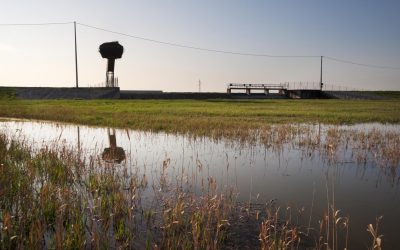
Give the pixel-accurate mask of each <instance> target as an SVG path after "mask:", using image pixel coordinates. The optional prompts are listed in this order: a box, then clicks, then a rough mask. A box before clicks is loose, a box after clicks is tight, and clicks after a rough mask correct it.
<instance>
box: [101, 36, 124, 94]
mask: <svg viewBox="0 0 400 250" xmlns="http://www.w3.org/2000/svg"><path fill="white" fill-rule="evenodd" d="M99 52H100V54H101V57H103V58H107V59H108V62H107V72H106V87H117V86H116V85H117V84H116V81H115V77H114V68H115V59H120V58H121V57H122V54H123V53H124V47H123V46H122V45H121V44H119V43H118V42H109V43H103V44H102V45H100V47H99Z"/></svg>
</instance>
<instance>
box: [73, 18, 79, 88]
mask: <svg viewBox="0 0 400 250" xmlns="http://www.w3.org/2000/svg"><path fill="white" fill-rule="evenodd" d="M74 34H75V77H76V88H79V84H78V49H77V46H76V22H75V21H74Z"/></svg>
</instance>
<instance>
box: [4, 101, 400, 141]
mask: <svg viewBox="0 0 400 250" xmlns="http://www.w3.org/2000/svg"><path fill="white" fill-rule="evenodd" d="M0 117H13V118H28V119H40V120H50V121H63V122H69V123H78V124H86V125H96V126H109V127H120V128H132V129H139V130H145V131H165V132H173V133H191V134H195V135H214V136H215V135H225V136H233V137H237V136H242V135H243V133H247V131H249V130H253V129H263V128H265V127H266V126H269V125H270V124H273V123H327V124H353V123H361V122H381V123H400V101H399V100H397V99H390V100H10V99H4V98H3V99H0Z"/></svg>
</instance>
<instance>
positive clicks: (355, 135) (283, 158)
mask: <svg viewBox="0 0 400 250" xmlns="http://www.w3.org/2000/svg"><path fill="white" fill-rule="evenodd" d="M0 134H5V135H7V136H8V137H9V138H10V139H12V140H16V141H19V142H21V143H22V144H23V145H29V147H30V148H31V150H32V152H33V154H39V153H40V150H41V149H43V148H50V149H54V150H60V151H62V150H71V151H74V152H78V154H79V157H80V158H81V159H82V161H83V162H84V163H85V164H86V166H87V168H94V169H97V170H95V171H100V172H101V171H105V170H104V169H116V171H120V172H121V173H122V174H121V175H123V176H124V178H125V179H124V178H123V181H122V182H126V180H127V179H128V178H129V176H133V175H134V176H135V177H137V179H135V180H136V181H137V182H140V183H141V184H143V185H141V187H142V189H141V194H140V196H141V198H140V206H141V207H142V208H141V209H142V210H141V216H143V217H144V218H149V217H151V214H153V215H154V216H153V217H154V218H155V219H154V222H153V223H154V225H153V226H154V227H157V226H158V227H159V230H158V232H155V233H153V234H152V237H151V239H150V241H151V242H153V243H154V244H159V242H160V241H161V239H165V237H166V236H165V235H166V234H167V233H165V228H166V227H168V226H171V225H173V224H174V223H176V224H178V223H179V220H178V219H177V220H175V221H172V222H171V224H167V226H165V225H166V224H165V218H164V221H163V222H160V221H159V220H163V219H162V218H161V219H160V218H158V219H157V215H160V217H162V216H163V214H164V215H165V214H166V213H169V212H170V211H168V210H166V211H163V210H164V207H168V206H167V205H166V203H168V202H167V201H166V200H165V199H163V198H162V197H166V196H168V195H170V196H174V194H173V193H174V192H175V190H178V189H179V190H180V192H182V194H184V193H189V192H191V193H193V194H195V195H198V196H201V195H202V194H204V193H205V192H210V191H209V190H210V183H211V182H212V183H215V185H216V187H215V190H218V191H219V192H221V193H223V194H225V196H226V197H233V198H232V200H233V201H234V202H233V204H234V207H233V208H231V211H233V212H232V215H230V216H227V217H226V218H225V219H226V220H225V219H224V220H221V221H224V222H225V224H224V227H227V228H228V230H227V231H228V232H229V233H228V235H230V237H232V239H230V238H229V236H228V239H230V240H229V242H231V243H229V242H228V243H226V245H227V246H228V247H230V246H231V247H234V246H236V247H247V248H249V249H251V248H254V247H259V246H260V244H261V245H262V244H263V240H260V238H262V236H263V235H264V234H265V233H266V231H265V230H264V233H260V231H262V229H263V227H262V226H266V225H267V226H268V225H269V224H268V223H271V221H270V220H269V218H274V219H275V220H276V224H275V228H276V225H277V224H279V225H281V226H282V228H284V227H285V223H286V224H287V227H289V226H290V227H291V226H293V227H296V228H297V229H298V231H299V232H300V233H299V237H300V239H301V241H302V242H301V244H300V243H299V245H298V246H300V248H301V247H305V248H307V247H309V246H323V248H325V247H326V244H328V245H329V246H330V247H331V248H332V247H334V248H344V247H346V245H347V248H350V249H359V248H366V247H371V246H372V244H373V243H372V242H373V232H368V231H367V227H368V225H369V224H372V228H373V229H374V230H376V225H377V224H376V221H377V220H378V221H379V223H378V225H379V228H378V232H377V234H376V237H379V236H380V235H383V236H381V237H379V238H381V240H382V243H381V244H382V245H383V247H385V248H387V249H395V248H400V242H399V241H398V239H397V237H398V226H399V225H398V224H399V222H400V188H399V181H400V175H399V170H398V169H399V165H400V164H399V160H400V139H399V138H400V136H399V135H400V126H399V125H382V124H358V125H352V126H334V125H322V124H317V125H315V124H294V125H271V127H270V129H268V130H265V131H254V132H253V134H254V137H253V138H244V139H243V138H242V139H240V140H239V139H238V140H236V139H224V138H209V137H193V136H191V135H174V134H165V133H150V132H142V131H135V130H123V129H112V128H98V127H88V126H78V125H69V124H61V123H49V122H38V121H21V120H3V121H1V122H0ZM117 151H118V152H117ZM113 152H114V153H113ZM107 171H108V170H107ZM130 181H131V179H130ZM207 190H208V191H207ZM215 190H214V191H215ZM88 206H89V207H92V209H94V207H95V205H94V201H93V204H91V202H89V204H88ZM137 206H138V207H139V205H137ZM144 207H146V208H148V209H147V210H146V209H143V208H144ZM150 208H151V209H150ZM146 211H151V212H149V214H150V215H146ZM183 213H184V212H182V214H183ZM271 214H272V215H274V214H275V215H277V216H276V217H273V216H272V217H271ZM278 221H279V222H278ZM163 223H164V224H163ZM139 224H140V223H139ZM221 225H222V224H221ZM138 228H139V229H138V231H140V232H141V233H138V234H142V235H144V237H147V240H146V242H140V241H136V242H139V243H137V244H138V246H143V245H142V244H147V243H148V238H149V237H148V235H149V230H148V229H145V227H144V226H138ZM282 228H281V229H279V230H281V231H284V229H282ZM264 229H265V228H264ZM267 229H268V230H269V231H268V230H267V231H268V232H269V233H270V234H271V232H272V234H274V233H276V232H275V231H274V230H272V231H271V228H268V227H267ZM369 229H370V231H371V227H370V228H369ZM114 230H116V229H114ZM163 230H164V231H163ZM275 230H276V231H278V230H277V229H275ZM193 235H195V232H193ZM265 239H266V238H264V240H265ZM47 241H49V242H50V240H48V239H47ZM115 241H117V240H115ZM318 241H321V242H318ZM46 244H50V243H46ZM108 244H110V245H112V246H116V243H115V242H109V243H108ZM113 244H114V245H113ZM324 244H325V245H324Z"/></svg>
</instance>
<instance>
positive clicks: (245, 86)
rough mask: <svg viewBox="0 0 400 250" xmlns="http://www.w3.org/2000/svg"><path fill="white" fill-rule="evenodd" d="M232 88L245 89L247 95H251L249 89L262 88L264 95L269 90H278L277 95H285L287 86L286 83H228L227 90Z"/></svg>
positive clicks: (267, 93)
mask: <svg viewBox="0 0 400 250" xmlns="http://www.w3.org/2000/svg"><path fill="white" fill-rule="evenodd" d="M232 90H245V91H246V94H247V95H251V90H263V91H264V94H265V95H269V94H270V91H271V90H273V91H278V95H286V92H287V90H288V86H287V85H286V84H244V83H230V84H228V88H227V92H228V94H231V93H232Z"/></svg>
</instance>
